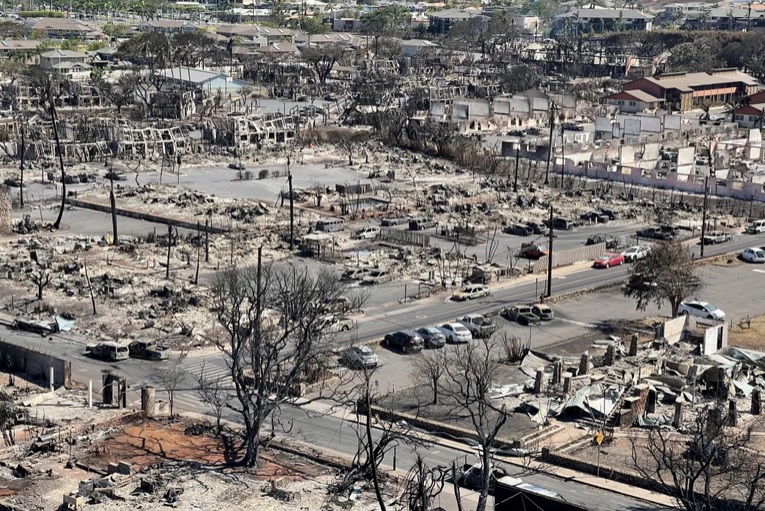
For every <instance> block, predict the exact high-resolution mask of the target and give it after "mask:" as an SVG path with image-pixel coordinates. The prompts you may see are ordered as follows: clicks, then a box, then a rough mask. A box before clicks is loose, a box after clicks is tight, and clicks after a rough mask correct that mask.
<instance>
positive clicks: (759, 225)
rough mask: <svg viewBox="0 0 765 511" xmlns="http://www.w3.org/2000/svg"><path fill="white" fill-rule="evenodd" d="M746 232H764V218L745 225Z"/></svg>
mask: <svg viewBox="0 0 765 511" xmlns="http://www.w3.org/2000/svg"><path fill="white" fill-rule="evenodd" d="M745 232H746V233H747V234H760V233H761V232H765V220H755V221H754V222H752V223H751V224H749V225H747V226H746V231H745Z"/></svg>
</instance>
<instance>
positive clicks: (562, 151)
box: [560, 124, 566, 190]
mask: <svg viewBox="0 0 765 511" xmlns="http://www.w3.org/2000/svg"><path fill="white" fill-rule="evenodd" d="M565 131H566V130H564V129H563V124H561V125H560V188H561V190H562V189H563V171H564V170H566V141H565V140H564V138H563V135H564V134H565Z"/></svg>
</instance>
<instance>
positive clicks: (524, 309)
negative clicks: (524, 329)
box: [502, 305, 541, 326]
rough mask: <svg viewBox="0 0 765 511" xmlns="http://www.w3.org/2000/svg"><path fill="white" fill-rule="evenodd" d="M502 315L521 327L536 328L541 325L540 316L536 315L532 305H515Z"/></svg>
mask: <svg viewBox="0 0 765 511" xmlns="http://www.w3.org/2000/svg"><path fill="white" fill-rule="evenodd" d="M502 315H503V316H504V317H506V318H507V319H509V320H510V321H515V322H516V323H518V324H519V325H525V326H536V325H538V324H539V323H540V321H541V319H540V318H539V316H537V315H536V314H534V312H533V310H532V307H531V305H514V306H512V307H510V308H509V309H505V310H503V311H502Z"/></svg>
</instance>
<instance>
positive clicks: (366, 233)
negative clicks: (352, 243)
mask: <svg viewBox="0 0 765 511" xmlns="http://www.w3.org/2000/svg"><path fill="white" fill-rule="evenodd" d="M379 235H380V228H379V227H377V226H374V225H370V226H368V227H362V228H361V229H359V230H358V231H356V233H355V234H354V238H356V239H357V240H373V239H375V238H377V237H378V236H379Z"/></svg>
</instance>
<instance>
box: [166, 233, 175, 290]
mask: <svg viewBox="0 0 765 511" xmlns="http://www.w3.org/2000/svg"><path fill="white" fill-rule="evenodd" d="M172 246H173V226H172V225H168V226H167V268H165V278H166V279H169V278H170V248H171V247H172Z"/></svg>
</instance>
